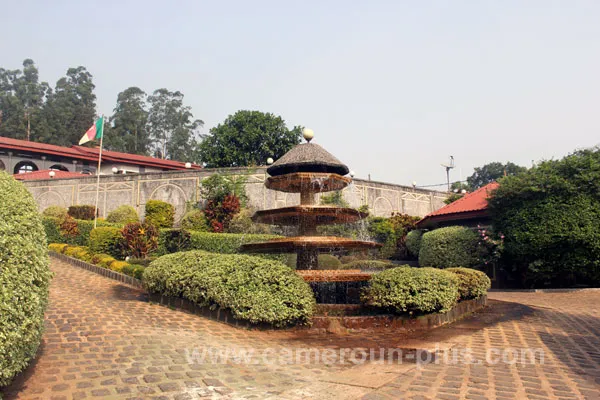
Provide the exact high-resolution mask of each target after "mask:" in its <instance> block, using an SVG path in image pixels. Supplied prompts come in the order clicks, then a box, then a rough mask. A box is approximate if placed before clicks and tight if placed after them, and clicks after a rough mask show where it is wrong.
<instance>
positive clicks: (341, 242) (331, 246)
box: [240, 236, 382, 253]
mask: <svg viewBox="0 0 600 400" xmlns="http://www.w3.org/2000/svg"><path fill="white" fill-rule="evenodd" d="M381 246H382V245H381V244H380V243H375V242H368V241H364V240H354V239H347V238H340V237H336V236H295V237H288V238H282V239H273V240H269V241H266V242H262V243H247V244H243V245H242V246H241V247H240V250H241V251H243V252H247V253H294V252H297V251H298V250H313V251H324V252H329V251H331V250H367V249H377V248H379V247H381Z"/></svg>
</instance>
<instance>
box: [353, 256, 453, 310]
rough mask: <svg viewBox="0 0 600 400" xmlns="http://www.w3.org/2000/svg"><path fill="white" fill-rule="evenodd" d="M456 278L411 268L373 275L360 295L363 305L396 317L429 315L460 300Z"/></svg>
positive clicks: (400, 268)
mask: <svg viewBox="0 0 600 400" xmlns="http://www.w3.org/2000/svg"><path fill="white" fill-rule="evenodd" d="M458 285H459V284H458V278H457V277H456V275H455V274H453V273H451V272H447V271H444V270H440V269H435V268H411V267H408V266H403V267H398V268H392V269H388V270H386V271H383V272H380V273H378V274H375V275H373V277H372V278H371V280H370V281H369V286H367V287H366V288H365V289H364V290H363V292H362V293H361V300H362V302H363V303H364V304H365V305H367V306H370V307H374V308H379V309H382V310H385V311H388V312H393V313H396V314H403V313H410V314H413V313H415V314H427V313H434V312H445V311H448V310H450V309H451V308H452V307H453V306H454V305H455V304H456V303H457V301H458V299H459V292H458Z"/></svg>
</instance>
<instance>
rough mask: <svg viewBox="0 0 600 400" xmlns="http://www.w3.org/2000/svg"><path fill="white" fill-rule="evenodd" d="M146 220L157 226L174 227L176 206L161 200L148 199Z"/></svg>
mask: <svg viewBox="0 0 600 400" xmlns="http://www.w3.org/2000/svg"><path fill="white" fill-rule="evenodd" d="M144 222H145V223H147V224H150V225H154V226H156V227H157V228H172V227H173V224H174V223H175V207H173V205H172V204H169V203H167V202H165V201H161V200H148V202H147V203H146V217H145V218H144Z"/></svg>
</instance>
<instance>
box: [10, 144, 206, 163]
mask: <svg viewBox="0 0 600 400" xmlns="http://www.w3.org/2000/svg"><path fill="white" fill-rule="evenodd" d="M0 148H3V149H10V150H17V151H28V152H31V153H40V154H48V155H55V156H62V157H68V158H74V159H78V160H87V161H98V152H99V148H91V147H83V146H71V147H63V146H55V145H53V144H45V143H38V142H28V141H26V140H18V139H11V138H7V137H1V136H0ZM102 160H104V161H111V162H115V163H121V164H129V165H142V166H145V167H154V168H160V169H167V170H179V169H186V168H185V162H180V161H173V160H163V159H160V158H154V157H148V156H140V155H138V154H128V153H121V152H118V151H109V150H102ZM191 168H192V169H201V168H202V166H200V165H197V164H192V167H191Z"/></svg>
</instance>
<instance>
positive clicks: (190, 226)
mask: <svg viewBox="0 0 600 400" xmlns="http://www.w3.org/2000/svg"><path fill="white" fill-rule="evenodd" d="M181 228H182V229H187V230H188V231H198V232H210V231H211V228H210V226H209V225H208V220H207V219H206V216H205V215H204V213H203V212H202V211H201V210H198V209H194V210H191V211H188V212H187V213H185V215H184V216H183V218H182V219H181Z"/></svg>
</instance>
